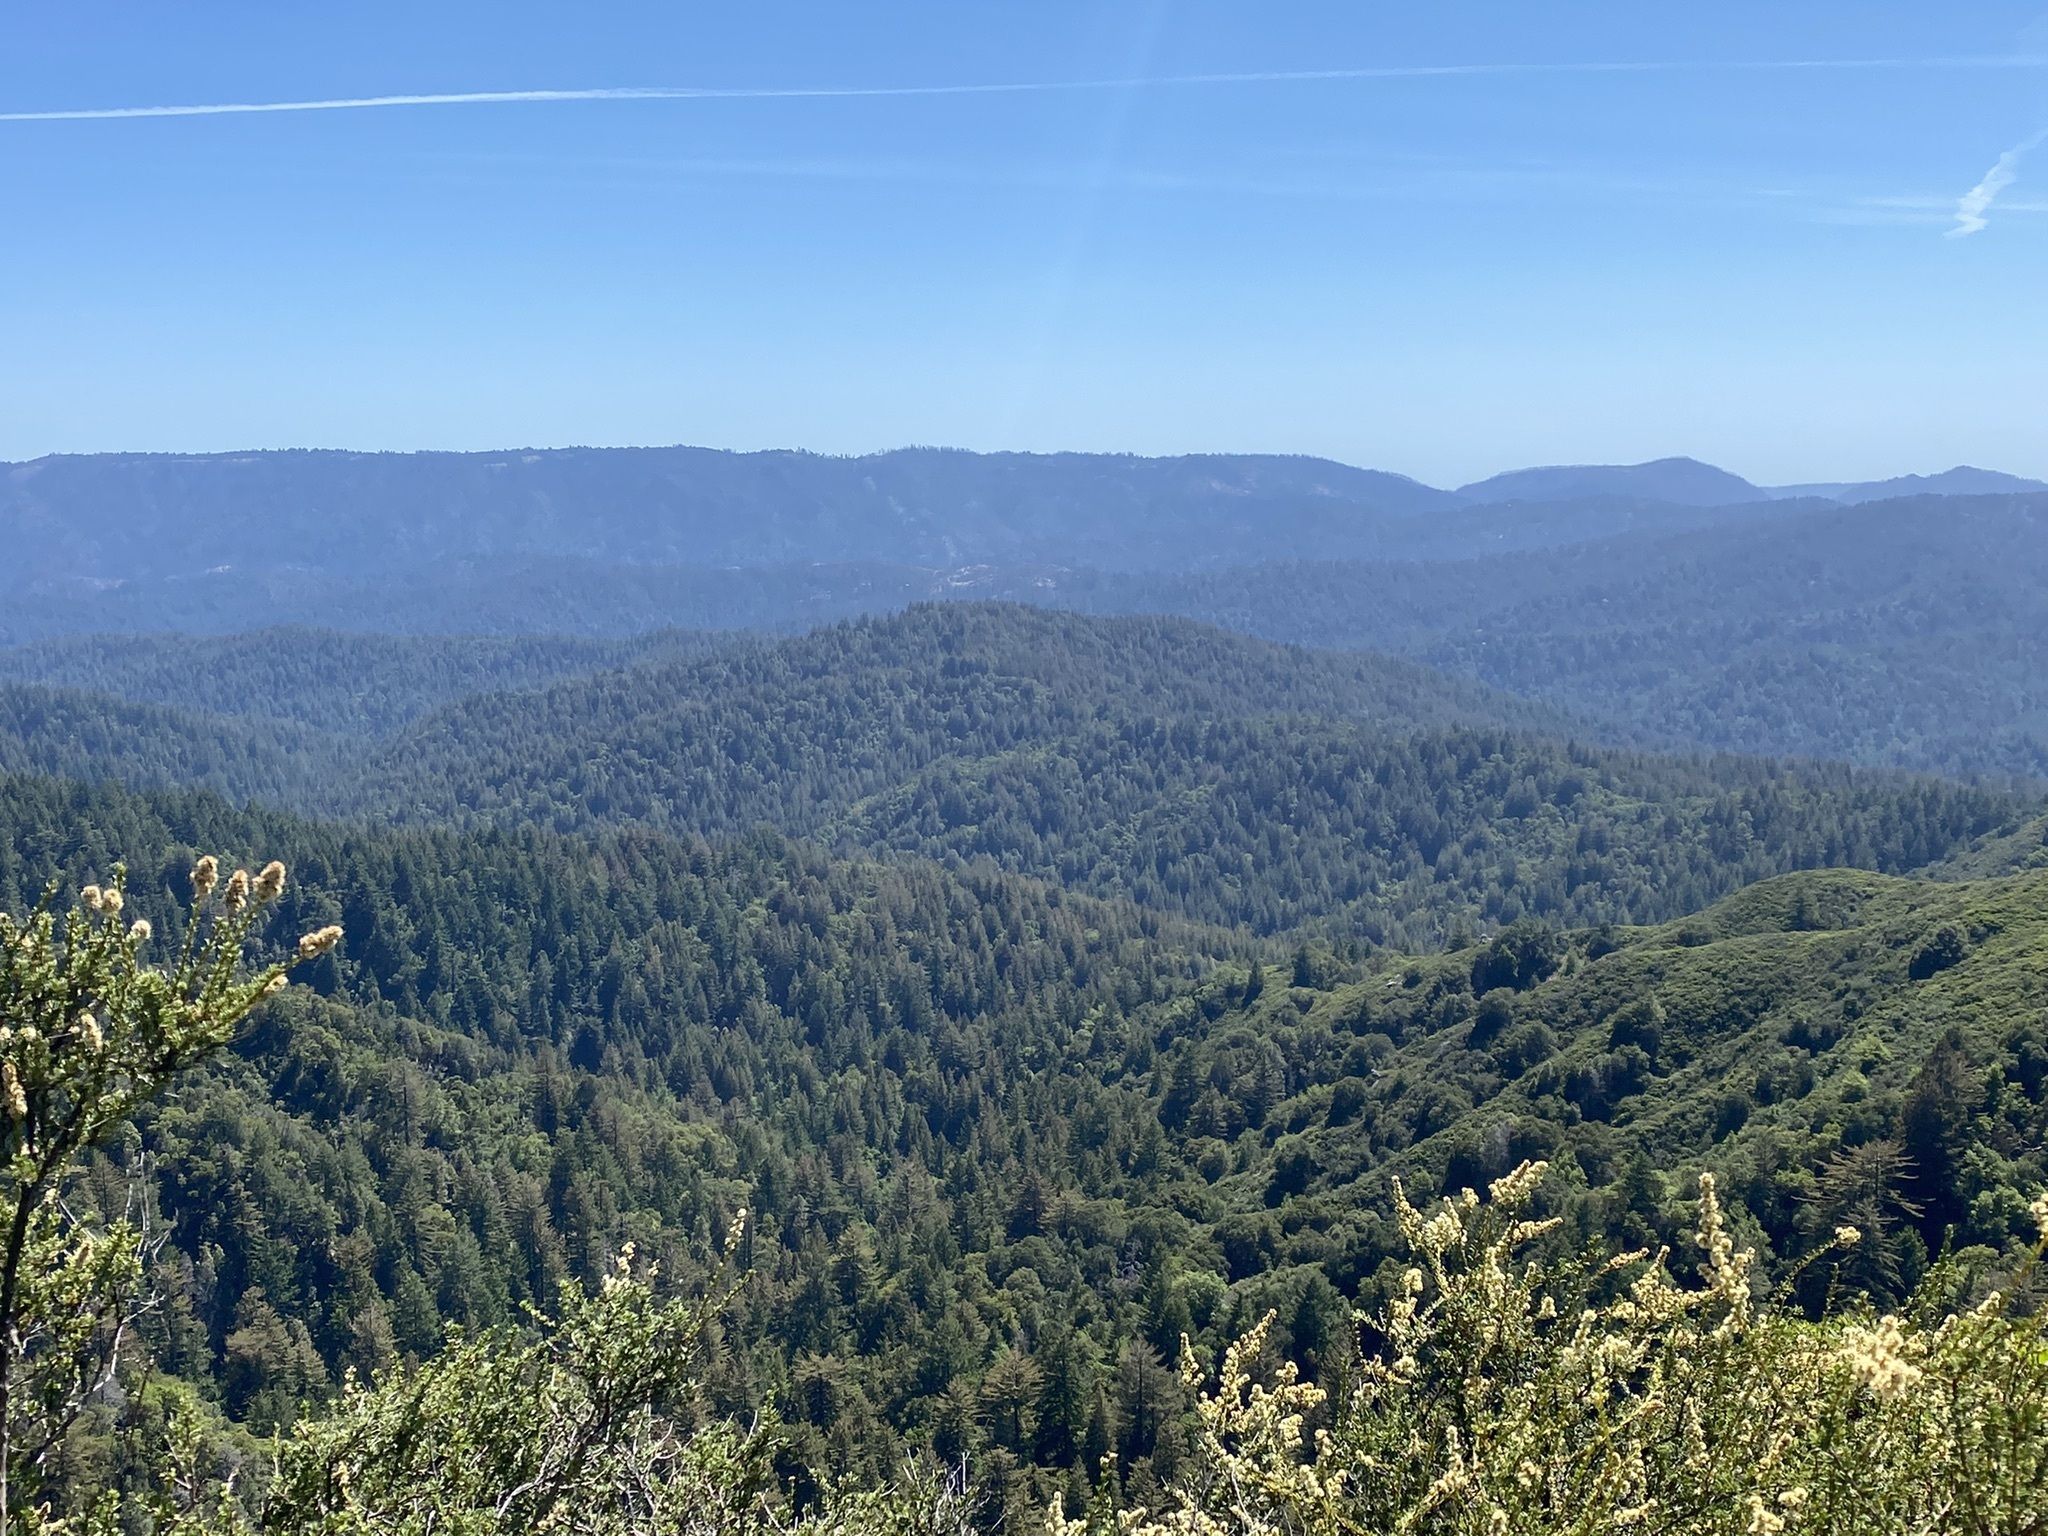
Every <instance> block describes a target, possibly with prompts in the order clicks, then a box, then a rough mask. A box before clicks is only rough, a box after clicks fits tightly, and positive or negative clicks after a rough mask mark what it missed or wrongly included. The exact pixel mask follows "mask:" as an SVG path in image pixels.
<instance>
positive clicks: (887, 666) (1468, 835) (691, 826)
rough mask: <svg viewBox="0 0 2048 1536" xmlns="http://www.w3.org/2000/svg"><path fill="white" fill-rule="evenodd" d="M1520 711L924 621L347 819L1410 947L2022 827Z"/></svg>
mask: <svg viewBox="0 0 2048 1536" xmlns="http://www.w3.org/2000/svg"><path fill="white" fill-rule="evenodd" d="M1521 708H1523V706H1518V705H1515V704H1513V703H1510V702H1506V701H1504V700H1503V699H1502V698H1501V696H1499V695H1497V694H1489V693H1485V692H1482V691H1475V690H1468V691H1461V690H1459V689H1456V688H1450V687H1446V686H1445V684H1444V683H1443V681H1442V680H1441V678H1439V677H1436V676H1434V675H1432V674H1430V673H1428V672H1425V671H1421V670H1418V669H1414V668H1411V667H1409V666H1408V665H1406V664H1404V663H1399V662H1389V661H1386V660H1384V659H1380V658H1370V657H1344V656H1339V655H1335V654H1330V653H1317V652H1297V651H1287V650H1282V649H1280V648H1277V647H1272V646H1267V645H1262V644H1260V643H1259V642H1254V641H1248V640H1244V639H1242V638H1240V637H1237V636H1233V635H1229V634H1226V633H1223V632H1221V631H1216V630H1212V629H1207V628H1204V627H1202V626H1198V625H1194V624H1190V623H1187V622H1185V621H1179V620H1136V619H1083V618H1079V617H1076V616H1072V615H1060V614H1052V613H1046V612H1042V611H1035V610H1031V609H1025V608H1014V607H1005V606H934V607H926V608H920V609H915V610H912V611H910V612H909V613H907V614H904V615H901V616H899V617H896V618H891V619H885V620H870V621H864V622H861V623H856V624H850V625H842V626H838V627H835V628H832V629H829V630H824V631H820V632H818V633H816V634H813V635H809V636H805V637H802V638H800V639H796V640H791V641H785V642H782V643H781V644H779V645H776V646H773V647H763V648H756V649H747V650H744V651H739V652H733V653H721V654H716V655H714V656H712V657H710V658H708V659H706V660H704V661H701V662H692V663H682V664H674V665H669V666H663V667H648V668H635V669H629V670H625V671H620V672H616V673H610V674H605V675H603V676H600V677H597V678H594V679H591V680H588V681H578V682H570V683H564V684H561V685H558V686H555V687H552V688H549V689H545V690H541V691H539V692H536V693H531V694H510V695H501V696H491V697H485V698H479V699H476V700H472V701H469V702H467V703H464V704H461V705H458V706H454V707H452V708H450V709H448V710H444V711H442V712H440V713H438V714H436V715H434V716H432V717H430V718H428V719H426V720H424V721H422V722H421V723H420V724H419V725H417V726H416V727H414V728H412V729H410V730H408V731H407V732H405V733H404V734H402V735H401V736H399V737H398V738H396V739H394V740H393V741H392V742H391V744H390V745H389V746H388V747H387V748H386V749H384V750H383V751H382V752H380V753H379V754H377V755H376V756H375V757H374V758H373V759H372V760H371V765H370V768H369V771H368V772H367V774H366V775H365V776H364V777H363V778H361V779H360V780H358V781H357V782H356V783H355V784H354V785H353V786H352V791H351V793H352V794H353V796H354V798H353V799H352V800H351V801H349V802H348V803H349V804H350V805H351V806H352V808H353V809H354V810H356V811H357V812H359V813H363V814H373V815H396V816H400V817H405V818H421V819H427V820H438V821H450V820H453V821H466V820H478V821H483V822H487V823H492V824H499V825H520V824H527V823H532V824H538V825H546V826H552V827H556V828H558V829H562V830H573V829H576V828H581V827H586V826H601V825H608V824H620V823H631V824H637V825H645V826H649V827H653V828H657V829H673V830H678V831H689V832H694V833H698V834H709V835H721V834H727V833H732V832H740V831H745V830H747V829H749V828H751V827H752V826H754V825H756V824H759V823H766V824H769V825H772V826H775V827H777V828H778V829H780V830H782V831H785V832H788V833H791V834H795V835H801V836H816V837H821V838H825V839H827V840H828V841H830V842H832V843H834V844H835V845H841V846H846V847H858V848H868V849H889V850H896V851H901V852H913V853H918V854H923V855H928V856H942V857H948V858H966V859H974V858H987V859H991V860H993V861H995V862H996V863H997V864H999V865H1001V866H1003V867H1005V868H1008V869H1012V870H1016V871H1019V872H1023V873H1029V874H1033V875H1039V876H1044V877H1056V878H1059V879H1061V880H1063V881H1066V882H1069V883H1071V884H1073V885H1075V886H1077V887H1079V888H1081V889H1086V890H1090V891H1094V892H1097V893H1099V894H1103V895H1117V896H1126V897H1132V898H1135V899H1137V900H1140V901H1143V902H1145V903H1147V904H1150V905H1153V906H1156V907H1158V908H1160V909H1162V910H1166V911H1171V912H1176V913H1180V914H1183V915H1185V916H1189V917H1193V918H1198V919H1200V920H1203V921H1214V922H1223V923H1232V924H1246V925H1250V926H1253V927H1255V928H1258V929H1261V930H1264V931H1276V930H1280V929H1285V928H1289V927H1293V926H1295V925H1296V924H1299V923H1303V922H1312V921H1313V922H1323V923H1327V924H1329V925H1330V926H1332V927H1333V929H1335V930H1336V931H1340V932H1344V933H1350V934H1360V935H1365V936H1370V937H1372V938H1374V939H1376V940H1380V941H1383V942H1395V943H1402V942H1406V943H1414V944H1429V943H1434V942H1439V941H1440V940H1441V938H1442V937H1443V935H1444V934H1445V933H1446V932H1448V931H1450V930H1452V929H1453V928H1455V927H1456V925H1457V924H1458V923H1459V922H1461V921H1462V922H1471V923H1477V922H1488V921H1494V922H1502V921H1511V920H1512V919H1513V918H1514V917H1516V916H1518V915H1520V914H1522V913H1524V912H1540V913H1543V914H1544V915H1546V916H1548V917H1550V918H1552V919H1553V920H1558V921H1567V922H1580V921H1586V922H1590V921H1600V920H1622V919H1627V920H1637V921H1642V920H1653V919H1656V918H1659V917H1664V916H1669V915H1672V914H1674V913H1676V912H1679V911H1683V910H1686V909H1687V908H1689V907H1690V906H1696V905H1699V904H1701V903H1703V902H1705V901H1708V900H1711V899H1713V898H1714V897H1715V896H1718V895H1721V894H1724V893H1725V892H1727V891H1728V890H1731V889H1733V888H1734V887H1735V886H1736V885H1737V884H1740V883H1741V882H1742V881H1744V880H1748V879H1754V878H1756V877H1758V876H1760V875H1763V874H1768V873H1774V872H1777V871H1779V870H1783V869H1789V868H1798V867H1803V866H1808V865H1814V864H1824V863H1836V862H1846V863H1858V864H1870V865H1874V866H1875V867H1878V868H1884V869H1892V870H1905V869H1910V868H1913V867H1916V866H1918V865H1920V864H1923V863H1927V862H1930V861H1932V860H1934V859H1936V858H1940V857H1943V856H1945V855H1946V854H1947V853H1949V852H1950V851H1952V850H1954V849H1956V848H1958V847H1960V846H1962V845H1963V844H1964V843H1967V842H1968V841H1970V840H1971V839H1973V838H1976V837H1978V836H1981V835H1983V834H1985V833H1987V832H1990V831H1992V830H1994V829H1996V828H1998V827H2001V826H2003V825H2005V824H2007V823H2009V822H2011V821H2014V820H2016V819H2017V818H2018V817H2019V816H2021V815H2022V814H2024V813H2025V812H2026V811H2027V810H2029V809H2032V808H2033V805H2034V801H2033V800H2032V799H2030V798H2026V797H2020V796H2006V795H1999V794H1994V793H1989V792H1983V791H1977V790H1969V789H1963V788H1960V787H1950V786H1941V785H1936V784H1932V783H1924V782H1918V781H1911V780H1905V779H1889V778H1871V777H1859V776H1856V775H1853V774H1849V773H1845V772H1842V771H1839V770H1827V769H1821V768H1810V769H1798V768H1788V767H1786V766H1783V765H1777V764H1769V763H1757V762H1741V761H1735V760H1725V761H1719V762H1715V763H1713V764H1706V763H1700V762H1687V761H1683V760H1672V759H1656V758H1646V757H1640V756H1631V755H1628V754H1623V753H1615V752H1603V751H1597V750H1592V749H1586V748H1579V747H1568V746H1565V745H1562V744H1561V743H1560V741H1559V740H1558V736H1559V734H1560V733H1561V730H1562V729H1563V727H1564V726H1565V722H1563V721H1561V720H1558V719H1556V718H1555V717H1551V718H1545V717H1543V716H1542V715H1540V714H1536V713H1528V714H1519V713H1518V710H1520V709H1521Z"/></svg>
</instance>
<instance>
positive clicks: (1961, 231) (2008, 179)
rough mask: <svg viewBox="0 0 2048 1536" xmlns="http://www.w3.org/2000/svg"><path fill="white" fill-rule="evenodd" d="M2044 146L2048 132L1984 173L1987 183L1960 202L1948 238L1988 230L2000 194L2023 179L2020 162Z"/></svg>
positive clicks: (2017, 147)
mask: <svg viewBox="0 0 2048 1536" xmlns="http://www.w3.org/2000/svg"><path fill="white" fill-rule="evenodd" d="M2043 144H2048V128H2043V129H2042V130H2041V131H2040V132H2039V133H2036V134H2033V135H2032V136H2030V137H2028V138H2024V139H2021V140H2020V141H2019V143H2017V144H2015V145H2013V147H2012V148H2011V149H2008V150H2007V151H2006V152H2005V153H2004V154H2002V155H2000V156H1999V157H1998V161H1997V163H1996V164H1995V165H1993V166H1992V167H1991V169H1990V170H1988V171H1986V172H1985V173H1984V179H1983V180H1982V181H1980V182H1978V183H1977V185H1975V186H1974V187H1972V188H1970V190H1969V191H1967V192H1965V193H1964V194H1963V195H1962V196H1961V197H1959V198H1957V199H1956V222H1955V227H1954V228H1953V229H1951V230H1949V231H1948V238H1949V239H1951V240H1960V239H1961V238H1962V237H1963V236H1965V235H1974V234H1976V233H1977V231H1978V230H1980V229H1983V228H1985V227H1987V226H1988V225H1989V223H1990V220H1989V219H1987V218H1986V217H1985V215H1986V214H1988V213H1989V212H1990V211H1991V205H1992V204H1993V203H1995V202H1997V201H1998V194H1999V193H2001V192H2003V191H2004V190H2005V189H2006V188H2007V187H2009V186H2011V185H2012V184H2013V181H2014V180H2015V179H2016V178H2017V177H2018V176H2019V173H2020V161H2021V160H2022V159H2023V158H2025V157H2026V155H2027V154H2028V153H2029V152H2030V151H2032V150H2036V149H2039V148H2040V147H2041V146H2042V145H2043Z"/></svg>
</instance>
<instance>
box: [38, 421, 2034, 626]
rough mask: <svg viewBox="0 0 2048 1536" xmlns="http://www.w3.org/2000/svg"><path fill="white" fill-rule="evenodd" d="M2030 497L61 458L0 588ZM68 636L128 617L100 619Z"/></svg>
mask: <svg viewBox="0 0 2048 1536" xmlns="http://www.w3.org/2000/svg"><path fill="white" fill-rule="evenodd" d="M2043 488H2048V487H2043V486H2042V485H2041V483H2039V482H2034V481H2027V480H2022V479H2020V478H2019V477H2017V476H2010V475H2003V474H1998V473H1996V472H1993V471H1988V470H1976V469H1969V468H1960V467H1959V468H1956V469H1952V470H1948V471H1945V472H1943V473H1942V474H1939V475H1933V476H1919V477H1916V476H1907V477H1904V478H1901V479H1897V480H1890V481H1872V482H1857V483H1847V482H1844V483H1839V484H1837V483H1830V484H1814V485H1808V486H1791V487H1778V488H1768V487H1762V486H1757V485H1754V484H1752V483H1751V482H1750V481H1748V480H1745V479H1743V478H1742V477H1741V476H1739V475H1734V474H1731V473H1729V472H1728V471H1726V470H1722V469H1718V468H1716V467H1714V466H1713V465H1709V464H1703V463H1701V462H1699V461H1698V460H1695V459H1686V458H1669V459H1658V460H1654V461H1652V462H1649V463H1646V464H1632V465H1580V466H1548V467H1538V468H1531V469H1521V470H1512V471H1509V472H1507V473H1505V474H1500V475H1495V476H1493V477H1491V478H1489V479H1486V480H1482V481H1478V482H1476V483H1474V484H1471V485H1467V486H1464V487H1462V488H1461V489H1459V490H1456V491H1447V490H1440V489H1437V488H1435V487H1432V486H1428V485H1424V484H1422V483H1421V482H1420V481H1417V480H1413V479H1410V478H1408V477H1407V476H1404V475H1397V474H1391V473H1388V472H1385V471H1381V470H1369V469H1359V468H1354V467H1352V466H1349V465H1345V464H1339V463H1336V462H1334V461H1331V460H1328V459H1317V458H1308V457H1299V456H1285V455H1257V454H1199V455H1186V456H1182V457H1178V458H1141V457H1137V456H1135V455H1128V454H1083V453H1053V454H1028V453H994V454H976V453H967V452H964V451H959V450H952V449H934V448H905V449H898V450H894V451H891V452H888V453H878V454H871V455H868V456H866V457H861V458H834V457H829V456H826V455H821V454H811V453H800V452H793V451H782V450H777V451H771V452H762V453H731V452H725V451H722V450H714V449H708V448H689V447H676V448H568V449H553V450H546V451H524V450H520V451H509V452H500V453H416V454H398V453H354V452H343V451H338V450H293V451H277V452H261V453H222V454H147V453H141V454H100V455H87V456H57V457H51V458H44V459H37V460H33V461H30V462H27V463H19V464H0V546H4V547H5V548H6V549H7V550H8V551H9V554H10V556H11V559H10V560H9V562H8V563H7V565H6V567H5V568H4V569H0V593H12V594H19V595H26V594H42V595H45V596H54V597H59V598H68V597H72V596H77V597H81V598H85V599H95V598H96V597H97V596H101V595H104V594H107V593H119V592H122V591H125V590H128V589H132V588H134V587H136V586H137V585H138V584H145V585H146V584H151V583H158V584H164V583H177V584H185V583H196V584H200V585H206V584H208V583H211V584H212V585H213V586H214V587H216V588H220V587H223V586H233V587H237V588H240V587H245V586H246V585H247V584H249V583H251V582H257V583H264V584H269V585H273V586H275V585H277V584H280V583H281V584H284V585H286V586H290V585H293V584H304V583H306V582H308V581H310V582H311V583H312V584H313V585H315V586H316V587H319V588H322V589H326V590H331V589H332V586H333V584H335V583H339V582H369V583H372V584H380V585H381V584H388V583H389V582H390V581H392V580H394V579H397V578H399V577H402V576H403V575H404V574H405V573H408V572H417V571H421V570H424V569H428V568H433V567H439V566H453V567H455V568H457V569H458V571H459V570H462V569H467V568H468V567H470V566H472V565H483V566H488V565H493V564H495V565H504V564H506V563H507V562H513V563H516V562H519V561H536V562H541V563H542V564H543V565H552V564H553V563H555V562H560V561H565V560H567V561H586V562H598V563H601V564H610V565H620V566H633V567H661V566H670V567H688V568H692V569H697V570H724V569H731V568H740V569H748V570H759V569H765V568H769V567H776V566H799V565H802V564H805V563H809V562H816V563H821V564H828V565H834V564H836V565H847V564H872V565H875V566H893V567H915V568H921V569H928V570H933V571H960V570H966V571H968V572H970V575H969V576H968V577H967V578H966V579H972V576H971V572H972V570H973V568H975V567H979V566H1001V567H1006V568H1009V569H1017V568H1020V567H1028V566H1034V565H1036V566H1051V567H1058V568H1065V569H1093V570H1103V571H1120V572H1139V571H1176V570H1203V569H1217V568H1222V567H1226V566H1233V565H1245V564H1251V563H1257V562H1261V561H1269V560H1274V559H1315V560H1372V559H1382V560H1384V559H1395V560H1405V559H1446V558H1462V557H1465V556H1469V555H1475V554H1484V553H1493V552H1500V551H1502V550H1510V549H1526V548H1541V547H1551V546H1556V545H1562V544H1569V543H1576V542H1581V541H1583V540H1586V539H1590V538H1600V537H1606V536H1608V535H1610V534H1612V533H1615V532H1619V531H1624V530H1625V529H1627V528H1631V527H1636V526H1665V525H1670V524H1671V523H1672V522H1673V519H1674V518H1692V519H1695V520H1696V519H1697V518H1699V517H1700V516H1702V515H1706V514H1715V513H1719V512H1721V511H1722V510H1723V509H1728V510H1729V512H1730V515H1733V514H1734V512H1736V511H1738V510H1742V511H1743V515H1749V516H1778V515H1781V514H1780V511H1779V504H1780V503H1781V502H1785V501H1787V500H1788V499H1792V498H1799V497H1805V498H1809V499H1811V498H1820V499H1824V500H1830V501H1835V502H1863V501H1874V500H1882V499H1889V498H1892V497H1901V496H1912V495H1929V494H1964V493H1968V494H1979V493H1983V492H1985V491H2001V492H2014V491H2029V490H2038V489H2043ZM1538 508H1540V509H1541V511H1540V512H1538V511H1535V510H1534V509H1538ZM1743 509H1746V510H1743ZM222 578H225V581H223V580H222ZM204 601H206V602H212V601H214V598H213V597H212V596H211V595H210V594H209V595H207V596H206V597H205V599H204ZM116 606H120V605H118V604H117V605H116ZM148 606H150V607H151V608H152V609H154V608H157V607H169V608H172V609H185V608H190V607H191V606H192V597H191V594H189V593H180V592H174V591H169V590H166V591H164V592H161V593H158V594H156V595H155V596H154V597H152V598H151V599H150V602H149V605H148ZM289 617H290V616H289V615H288V614H282V615H273V616H271V617H270V618H269V619H267V620H266V621H265V622H278V621H280V620H284V621H289ZM6 619H7V616H6V615H5V614H4V613H0V638H13V639H21V638H29V637H31V636H32V635H33V634H35V633H38V631H36V630H33V629H16V628H14V627H13V626H10V625H9V624H8V623H7V622H6ZM173 622H187V623H188V624H189V621H173ZM75 627H76V626H74V628H75ZM85 627H100V628H112V629H122V628H129V627H136V626H132V625H131V624H129V623H128V622H126V621H124V620H121V619H119V618H117V617H113V616H110V617H109V618H107V619H103V620H99V621H97V622H96V623H92V624H88V625H86V626H85ZM141 627H151V626H141ZM154 627H162V621H161V620H157V621H155V623H154ZM193 627H206V626H204V625H198V626H193Z"/></svg>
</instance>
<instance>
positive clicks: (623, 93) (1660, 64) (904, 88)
mask: <svg viewBox="0 0 2048 1536" xmlns="http://www.w3.org/2000/svg"><path fill="white" fill-rule="evenodd" d="M2043 67H2048V57H2042V56H2036V55H2019V54H2015V55H2007V56H1985V57H1962V58H1935V59H1749V60H1733V61H1726V62H1720V63H1715V62H1711V61H1699V60H1678V59H1665V60H1650V61H1641V62H1632V63H1631V62H1622V63H1607V64H1599V63H1561V64H1393V65H1385V66H1378V67H1366V68H1358V69H1285V70H1247V71H1234V72H1229V73H1216V74H1192V75H1154V76H1147V77H1138V78H1130V79H1093V80H1020V81H994V82H988V83H982V84H966V85H822V86H738V87H731V88H721V87H715V86H694V85H679V86H667V85H654V86H606V87H599V88H593V89H588V90H560V91H441V92H432V93H425V94H419V95H405V96H334V97H325V98H320V99H315V100H311V101H225V102H207V103H199V104H194V105H189V106H150V107H68V108H60V109H55V110H51V111H42V112H0V123H67V122H103V121H111V120H116V119H123V118H141V117H230V116H235V115H238V114H243V113H256V112H361V111H368V110H371V109H374V108H379V107H475V106H505V105H514V104H521V103H544V102H569V101H792V100H795V101H802V100H832V99H841V98H861V97H893V96H1016V95H1029V94H1034V93H1045V92H1057V91H1121V90H1131V89H1133V88H1137V87H1143V86H1200V85H1272V84H1286V83H1290V82H1301V83H1306V82H1312V81H1318V80H1329V81H1339V80H1430V79H1439V78H1455V77H1458V76H1466V75H1601V74H1649V73H1663V72H1669V71H1679V70H1706V71H1715V70H1735V71H1762V70H1884V69H2033V68H2043Z"/></svg>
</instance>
